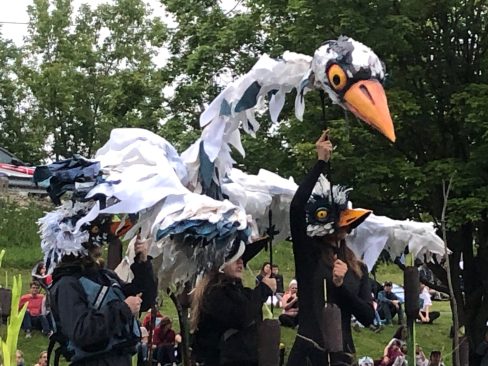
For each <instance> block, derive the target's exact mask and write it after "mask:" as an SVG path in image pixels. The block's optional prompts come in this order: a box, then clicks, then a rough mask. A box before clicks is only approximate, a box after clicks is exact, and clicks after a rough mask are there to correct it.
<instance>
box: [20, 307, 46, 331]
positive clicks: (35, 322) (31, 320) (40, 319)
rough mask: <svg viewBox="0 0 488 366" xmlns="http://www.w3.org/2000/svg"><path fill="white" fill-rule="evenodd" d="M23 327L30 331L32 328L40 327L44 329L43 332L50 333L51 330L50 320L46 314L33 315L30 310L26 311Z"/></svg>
mask: <svg viewBox="0 0 488 366" xmlns="http://www.w3.org/2000/svg"><path fill="white" fill-rule="evenodd" d="M21 328H22V329H23V330H25V331H29V332H30V331H31V330H32V328H34V329H39V330H42V333H44V334H48V333H49V331H50V329H49V322H48V321H47V318H46V316H45V315H39V316H31V315H30V314H29V312H28V311H26V312H25V316H24V319H23V320H22V326H21Z"/></svg>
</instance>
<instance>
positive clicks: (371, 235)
mask: <svg viewBox="0 0 488 366" xmlns="http://www.w3.org/2000/svg"><path fill="white" fill-rule="evenodd" d="M346 242H347V244H348V246H349V247H350V248H351V249H352V250H353V251H354V253H355V254H356V255H357V256H358V258H361V259H362V260H363V261H364V262H365V263H366V265H367V266H368V269H369V270H371V269H372V268H373V266H374V264H375V263H376V261H377V260H378V257H379V255H380V254H381V252H382V251H383V250H386V251H388V253H389V254H390V257H391V258H392V259H394V258H396V257H398V256H401V255H402V253H403V252H404V251H405V248H406V247H407V246H408V249H409V252H410V253H412V255H413V256H414V258H422V259H423V256H424V255H426V256H427V260H430V259H431V258H432V256H437V257H438V258H439V259H440V257H441V256H443V255H444V251H445V246H444V242H443V241H442V239H441V238H440V237H439V236H438V235H437V234H436V233H435V228H434V225H433V224H432V223H431V222H416V221H410V220H393V219H390V218H388V217H386V216H376V215H373V214H371V215H369V216H368V218H367V219H366V220H365V221H364V222H363V223H362V224H361V225H359V226H358V227H357V228H356V229H354V230H353V232H352V233H351V234H350V235H348V236H347V238H346Z"/></svg>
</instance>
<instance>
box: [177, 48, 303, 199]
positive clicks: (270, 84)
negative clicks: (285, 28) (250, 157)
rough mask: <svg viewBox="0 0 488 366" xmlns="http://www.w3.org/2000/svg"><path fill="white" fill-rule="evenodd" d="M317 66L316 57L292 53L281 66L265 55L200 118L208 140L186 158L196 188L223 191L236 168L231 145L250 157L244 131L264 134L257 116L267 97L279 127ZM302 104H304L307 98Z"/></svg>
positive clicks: (203, 139) (198, 143)
mask: <svg viewBox="0 0 488 366" xmlns="http://www.w3.org/2000/svg"><path fill="white" fill-rule="evenodd" d="M311 61H312V57H310V56H306V55H303V54H298V53H293V52H288V51H287V52H285V53H284V54H283V57H282V58H281V59H278V60H276V59H272V58H270V57H269V56H268V55H263V56H261V58H260V59H259V60H258V62H257V63H256V64H255V65H254V67H253V68H252V69H251V70H250V71H249V72H248V73H247V74H245V75H243V76H241V77H240V78H238V79H237V80H235V81H234V82H232V83H230V84H229V85H228V86H227V87H226V88H225V89H224V90H223V91H222V92H221V93H220V94H219V95H218V96H217V97H216V98H215V99H214V100H213V101H212V102H211V103H210V105H209V106H208V108H207V109H206V110H205V111H204V112H203V113H202V114H201V116H200V126H201V127H204V130H203V132H202V136H201V137H200V138H199V139H198V140H197V141H196V142H195V143H194V144H193V145H191V146H190V147H189V148H188V149H187V150H186V151H185V152H183V154H182V158H183V160H184V161H185V164H186V165H187V168H188V172H189V181H190V185H191V186H192V187H195V188H196V190H197V191H203V192H206V191H207V189H208V185H209V184H210V183H209V182H210V181H211V180H213V181H214V182H216V184H217V185H220V183H221V182H222V179H223V178H224V177H225V176H226V174H228V173H229V172H230V170H231V169H232V165H233V163H234V161H233V159H232V157H231V154H230V153H231V145H232V146H234V147H235V148H236V149H237V150H238V151H239V152H240V153H241V154H242V155H243V156H244V154H245V152H244V148H243V146H242V143H241V136H240V131H239V128H240V127H242V129H243V130H244V131H246V132H247V133H249V134H251V135H253V136H254V135H255V132H256V131H257V130H258V129H259V123H258V122H257V121H256V118H255V113H256V111H258V110H259V109H261V108H262V107H263V106H264V98H265V97H269V111H270V115H271V119H272V120H273V121H274V122H275V121H277V120H278V116H279V114H280V112H281V110H282V108H283V106H284V103H285V95H286V94H287V93H289V92H290V91H292V90H293V89H294V88H299V86H300V84H301V81H302V79H304V78H307V75H308V73H309V72H310V63H311ZM299 100H300V101H302V103H303V98H299ZM297 113H298V112H297Z"/></svg>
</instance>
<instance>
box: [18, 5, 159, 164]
mask: <svg viewBox="0 0 488 366" xmlns="http://www.w3.org/2000/svg"><path fill="white" fill-rule="evenodd" d="M29 15H30V17H31V19H30V24H29V37H28V39H27V44H26V46H25V48H24V62H23V66H24V67H23V78H24V80H25V82H26V84H27V85H28V87H29V89H30V91H31V93H32V96H33V99H34V103H33V106H32V107H33V110H35V116H36V119H37V120H39V121H41V123H44V124H45V125H46V128H47V130H48V131H50V133H51V134H52V138H53V146H52V153H53V155H54V156H55V157H56V158H59V157H68V156H70V155H71V154H73V153H81V154H83V155H88V156H91V155H92V154H94V152H95V151H96V149H97V148H98V147H99V146H100V145H101V144H102V143H104V142H105V141H106V140H107V139H108V135H109V133H110V131H111V130H112V129H113V128H115V127H128V126H133V127H145V128H148V129H152V130H156V129H157V128H158V126H159V121H160V119H161V117H162V116H163V114H162V109H161V78H160V73H159V71H158V70H157V68H156V67H155V65H154V63H153V61H152V56H153V55H154V54H155V53H156V50H157V48H158V47H161V46H162V44H163V42H164V40H165V34H166V28H165V26H164V25H163V23H162V22H161V20H160V19H159V18H154V17H153V18H151V17H150V11H149V8H148V7H147V5H145V4H144V3H143V2H142V1H141V0H118V1H116V2H115V3H114V4H110V5H109V4H102V5H100V6H98V7H97V8H96V9H91V8H90V7H88V6H87V5H82V6H81V7H80V9H79V11H78V13H77V14H76V16H74V14H73V9H72V2H71V0H36V1H34V4H33V5H32V6H30V7H29Z"/></svg>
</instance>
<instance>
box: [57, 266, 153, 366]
mask: <svg viewBox="0 0 488 366" xmlns="http://www.w3.org/2000/svg"><path fill="white" fill-rule="evenodd" d="M131 270H132V272H133V273H134V280H133V281H132V282H131V283H124V282H122V280H120V279H119V278H118V277H117V275H116V274H115V273H114V272H111V271H108V270H102V269H100V268H98V267H96V266H91V267H89V268H85V267H83V266H81V264H76V263H73V264H72V265H63V266H60V267H58V268H56V269H55V270H54V272H53V286H52V288H51V290H50V294H51V301H52V305H51V306H52V313H53V316H54V320H55V321H56V326H57V328H58V329H57V331H58V332H60V333H61V334H62V335H64V336H65V337H66V338H68V339H69V340H70V341H71V342H73V343H74V344H76V345H77V346H78V347H80V348H81V349H83V350H84V351H86V352H97V351H100V350H103V349H104V348H105V347H106V346H107V344H108V341H109V340H110V339H111V338H112V336H113V335H114V334H115V333H118V332H119V331H120V329H121V328H123V327H124V326H125V325H127V324H132V322H133V315H132V313H131V311H130V308H129V306H128V305H127V304H126V303H125V302H122V301H112V302H110V303H109V304H107V305H106V306H103V307H102V308H101V309H100V310H98V311H97V310H94V309H92V308H91V307H90V305H89V304H88V302H87V298H86V294H85V291H84V290H83V287H82V286H81V284H80V282H79V280H78V279H79V278H80V277H82V276H84V277H86V278H88V279H90V280H92V281H94V282H96V283H99V284H102V285H108V286H109V285H110V280H109V279H108V278H107V276H106V275H104V274H103V271H105V272H108V273H109V274H110V276H112V277H115V278H116V279H117V280H118V282H119V283H120V285H121V287H122V291H123V292H124V294H125V295H126V296H135V295H137V294H138V293H140V292H142V299H143V302H142V305H141V311H145V310H147V309H149V308H150V307H151V305H152V304H153V303H154V301H155V298H156V293H157V289H156V281H155V279H154V273H153V269H152V264H151V262H150V261H149V260H148V261H147V262H143V263H133V264H132V266H131ZM132 352H133V349H132V348H131V349H122V350H114V351H111V352H108V353H107V354H104V355H98V356H96V357H94V358H88V359H86V360H81V361H78V362H76V363H72V365H76V366H81V365H83V366H95V365H96V366H109V365H110V366H112V365H114V366H115V365H117V366H119V365H120V366H125V365H127V366H130V365H131V358H130V355H131V353H132Z"/></svg>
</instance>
